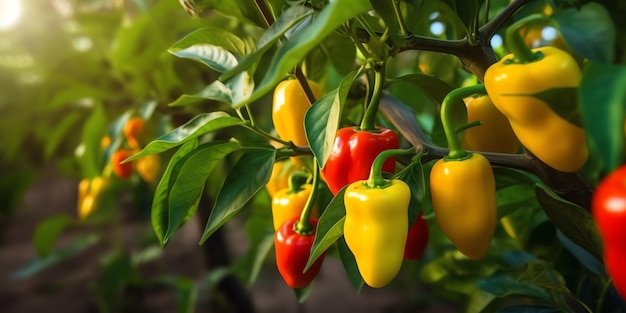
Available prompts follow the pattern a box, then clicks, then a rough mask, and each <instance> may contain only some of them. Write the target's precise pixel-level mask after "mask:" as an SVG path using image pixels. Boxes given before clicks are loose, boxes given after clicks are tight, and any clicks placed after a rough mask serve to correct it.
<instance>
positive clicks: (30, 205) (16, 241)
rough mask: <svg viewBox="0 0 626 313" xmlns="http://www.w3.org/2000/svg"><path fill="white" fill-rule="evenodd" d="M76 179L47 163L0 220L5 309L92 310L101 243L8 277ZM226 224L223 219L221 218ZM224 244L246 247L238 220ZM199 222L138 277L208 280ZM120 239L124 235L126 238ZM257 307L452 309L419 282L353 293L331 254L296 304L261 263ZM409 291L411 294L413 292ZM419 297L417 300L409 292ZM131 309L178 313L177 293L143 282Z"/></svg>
mask: <svg viewBox="0 0 626 313" xmlns="http://www.w3.org/2000/svg"><path fill="white" fill-rule="evenodd" d="M77 183H78V182H77V181H76V180H72V179H68V178H65V177H63V176H61V175H59V174H58V172H56V171H55V170H54V169H52V168H49V169H47V170H46V171H45V173H44V175H42V176H41V178H40V179H39V180H38V181H37V182H36V183H35V184H34V185H33V186H32V187H31V188H30V190H29V191H28V192H27V194H26V196H25V197H24V200H23V202H22V204H21V206H20V207H19V208H18V209H17V211H16V212H15V215H14V216H13V217H12V218H11V219H10V220H9V221H8V223H7V224H6V225H4V226H3V227H0V307H1V309H0V311H1V312H4V313H32V312H65V313H79V312H98V309H97V306H96V304H95V302H94V300H93V297H92V295H91V293H90V291H89V290H90V288H92V287H93V282H94V281H95V279H96V278H97V277H98V270H99V268H100V260H99V258H100V257H101V254H100V253H99V252H100V251H99V248H102V247H99V244H97V245H95V246H93V247H91V248H88V249H86V250H85V251H83V252H81V253H80V254H79V255H77V256H75V257H73V258H70V259H68V260H65V261H63V262H60V263H58V264H56V265H53V266H51V267H50V268H47V269H45V270H43V271H41V272H39V273H37V274H36V275H33V276H31V277H29V278H26V279H14V278H11V277H10V273H12V272H13V271H15V270H16V269H17V268H19V267H20V266H22V265H24V264H26V262H28V261H30V260H31V259H33V258H35V257H36V252H35V249H34V247H33V244H32V236H33V233H34V230H35V228H36V226H37V224H38V223H39V222H41V221H42V220H43V219H45V218H47V217H49V216H52V215H55V214H58V213H66V214H70V215H74V214H75V199H76V186H77ZM227 225H228V224H227ZM146 227H150V226H149V225H148V223H145V222H144V221H140V220H137V219H134V220H133V219H128V220H125V221H124V223H123V225H122V229H119V230H117V231H116V236H121V238H122V239H123V240H128V242H132V241H133V240H134V239H136V238H137V236H142V234H145V233H149V231H148V232H147V231H146ZM226 229H227V232H226V237H227V240H228V242H229V243H239V244H238V245H237V246H235V249H234V250H233V251H232V254H233V255H232V258H236V257H237V255H239V254H240V253H242V251H243V250H244V249H245V235H244V234H243V232H242V231H241V229H240V228H239V227H236V226H229V227H227V228H226ZM77 232H78V231H76V230H71V231H68V232H64V234H63V235H62V236H61V237H60V238H59V240H58V242H57V246H58V247H63V246H64V245H67V244H68V243H69V242H70V241H71V240H72V239H73V238H74V237H75V235H76V234H77ZM201 232H202V229H201V223H192V222H189V223H187V224H186V225H185V226H184V227H183V228H182V229H181V230H180V231H179V232H178V233H177V235H176V236H174V237H173V238H172V242H170V244H169V245H168V247H167V248H166V249H164V250H163V251H162V253H163V255H162V257H161V258H159V259H158V260H156V261H152V262H148V263H146V264H145V266H142V267H141V274H142V277H151V276H152V275H161V274H164V273H166V274H168V275H179V276H185V277H189V278H191V279H193V280H194V281H195V282H196V283H197V284H200V283H201V282H202V280H204V279H206V277H207V271H206V269H205V268H204V267H205V261H204V255H203V251H202V249H201V248H200V247H199V246H198V244H197V241H198V238H200V235H201ZM125 242H126V241H125ZM248 291H249V293H250V295H251V297H252V301H253V304H254V307H255V309H256V312H261V313H263V312H286V313H289V312H294V313H296V312H297V313H300V312H324V313H334V312H349V311H352V312H455V309H454V306H452V305H449V304H446V303H438V302H432V299H431V300H430V301H429V300H428V299H425V298H428V294H427V293H425V292H424V291H423V290H422V288H421V287H419V286H417V287H411V288H407V289H404V290H398V289H397V288H395V289H392V288H382V289H371V288H367V287H364V288H363V290H362V291H361V292H360V293H359V294H357V293H356V292H355V291H354V289H353V288H352V286H351V285H350V283H349V281H348V279H347V277H346V275H345V271H344V269H343V267H342V265H341V263H340V261H339V260H338V259H336V258H326V260H325V262H324V265H323V267H322V270H321V272H320V273H319V275H318V277H317V279H316V281H315V286H314V289H313V291H312V293H311V294H310V296H309V298H308V300H307V301H306V302H305V303H304V304H298V303H297V301H296V298H295V297H294V294H293V291H292V290H291V289H290V288H288V287H287V286H286V285H285V284H284V282H283V281H282V278H281V277H280V275H279V274H278V271H277V270H276V269H275V268H274V267H271V266H264V267H263V271H262V272H261V274H260V276H259V279H258V281H257V282H256V283H255V284H253V286H251V287H250V289H249V290H248ZM412 295H415V296H414V297H413V296H412ZM416 298H419V299H421V300H419V301H420V302H421V303H418V304H417V305H416V302H415V301H413V302H412V303H411V302H409V301H408V299H416ZM206 299H207V297H206V296H204V295H203V294H202V293H200V294H199V296H198V305H196V308H195V310H194V312H210V310H208V309H206V308H208V307H209V306H208V305H205V304H203V301H207V300H206ZM139 301H140V303H138V304H137V305H136V308H137V309H136V310H135V312H152V313H161V312H163V313H165V312H168V313H169V312H176V297H175V294H174V292H172V290H171V289H167V288H153V289H149V290H147V291H146V292H144V293H143V294H142V297H140V300H139Z"/></svg>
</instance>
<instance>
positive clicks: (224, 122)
mask: <svg viewBox="0 0 626 313" xmlns="http://www.w3.org/2000/svg"><path fill="white" fill-rule="evenodd" d="M242 124H243V122H242V121H241V120H240V119H238V118H236V117H233V116H230V115H228V114H227V113H225V112H211V113H203V114H198V115H196V116H195V117H194V118H192V119H191V120H190V121H189V122H187V123H185V124H183V125H182V126H179V127H177V128H176V129H174V130H172V131H171V132H169V133H167V134H165V135H163V136H161V137H158V138H156V139H154V140H153V141H151V142H150V143H148V144H147V145H146V147H145V148H143V150H141V151H139V152H138V153H135V154H134V155H132V156H131V157H129V158H128V159H126V160H125V162H129V161H133V160H136V159H139V158H141V157H144V156H146V155H149V154H154V153H160V152H163V151H167V150H169V149H171V148H174V147H177V146H179V145H181V144H183V143H185V142H187V141H189V140H192V139H195V138H198V137H200V136H202V135H204V134H207V133H210V132H213V131H216V130H219V129H222V128H226V127H230V126H236V125H242Z"/></svg>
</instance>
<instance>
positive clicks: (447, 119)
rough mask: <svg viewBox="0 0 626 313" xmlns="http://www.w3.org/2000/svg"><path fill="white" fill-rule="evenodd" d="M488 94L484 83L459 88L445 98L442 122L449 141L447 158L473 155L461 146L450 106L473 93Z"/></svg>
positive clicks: (464, 157) (457, 158) (459, 158)
mask: <svg viewBox="0 0 626 313" xmlns="http://www.w3.org/2000/svg"><path fill="white" fill-rule="evenodd" d="M477 93H479V94H487V91H486V90H485V86H484V85H474V86H468V87H463V88H457V89H454V90H452V91H450V93H448V95H446V97H445V98H444V99H443V103H442V104H441V124H442V125H443V131H444V132H445V133H446V140H447V141H448V148H450V152H449V153H448V156H447V157H446V159H452V160H463V159H466V158H468V157H470V156H471V154H470V153H468V152H467V151H465V150H463V148H462V147H461V141H460V140H459V137H457V135H456V130H455V129H454V127H453V126H452V124H451V121H452V112H453V111H454V110H453V109H451V108H450V107H451V106H453V105H454V104H456V103H463V98H465V97H468V96H471V95H473V94H477Z"/></svg>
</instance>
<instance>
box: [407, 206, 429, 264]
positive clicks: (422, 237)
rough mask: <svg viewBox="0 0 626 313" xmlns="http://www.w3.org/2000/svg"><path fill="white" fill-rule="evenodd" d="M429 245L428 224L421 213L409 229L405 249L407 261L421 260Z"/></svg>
mask: <svg viewBox="0 0 626 313" xmlns="http://www.w3.org/2000/svg"><path fill="white" fill-rule="evenodd" d="M427 245H428V223H427V222H426V220H425V219H423V218H422V212H420V213H419V215H418V216H417V218H416V219H415V222H413V226H411V228H410V229H409V234H408V236H407V238H406V246H405V247H404V259H405V260H419V259H421V258H422V255H423V254H424V250H426V246H427Z"/></svg>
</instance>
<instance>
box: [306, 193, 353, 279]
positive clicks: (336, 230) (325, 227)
mask: <svg viewBox="0 0 626 313" xmlns="http://www.w3.org/2000/svg"><path fill="white" fill-rule="evenodd" d="M344 192H345V188H343V189H341V190H340V191H339V192H338V193H337V195H336V196H335V197H334V198H333V199H332V200H331V201H330V203H329V204H328V206H327V207H326V209H325V210H324V212H323V213H322V215H321V216H320V218H319V220H318V221H317V229H316V230H315V240H314V241H313V246H312V247H311V254H310V255H309V261H308V262H307V264H306V266H305V267H304V270H305V271H306V270H307V269H309V267H311V265H313V263H315V261H316V260H317V259H318V258H319V257H320V256H321V255H322V254H323V253H324V252H325V251H326V250H327V249H328V248H329V247H330V246H331V245H332V244H333V243H335V241H337V239H339V237H341V236H343V223H344V220H345V217H346V208H345V206H344V204H343V194H344Z"/></svg>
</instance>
